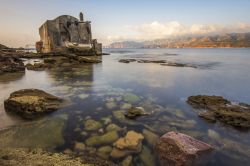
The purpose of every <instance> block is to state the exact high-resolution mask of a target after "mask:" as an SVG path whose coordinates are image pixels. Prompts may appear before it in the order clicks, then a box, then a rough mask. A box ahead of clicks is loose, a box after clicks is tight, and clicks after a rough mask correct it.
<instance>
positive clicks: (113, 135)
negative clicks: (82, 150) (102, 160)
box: [85, 131, 119, 146]
mask: <svg viewBox="0 0 250 166" xmlns="http://www.w3.org/2000/svg"><path fill="white" fill-rule="evenodd" d="M118 138H119V136H118V134H117V132H116V131H110V132H108V133H106V134H103V135H96V136H93V137H90V138H88V139H87V140H86V141H85V143H86V145H88V146H97V145H102V144H110V143H113V142H115V141H116V140H117V139H118Z"/></svg>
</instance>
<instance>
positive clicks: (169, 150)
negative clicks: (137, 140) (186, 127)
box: [155, 132, 212, 166]
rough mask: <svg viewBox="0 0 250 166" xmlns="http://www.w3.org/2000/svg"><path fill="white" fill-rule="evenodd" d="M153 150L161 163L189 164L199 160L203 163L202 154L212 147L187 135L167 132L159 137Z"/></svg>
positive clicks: (187, 165)
mask: <svg viewBox="0 0 250 166" xmlns="http://www.w3.org/2000/svg"><path fill="white" fill-rule="evenodd" d="M155 150H156V152H157V156H158V158H159V160H160V163H161V165H176V166H177V165H185V166H191V165H194V164H197V163H199V162H202V164H204V163H205V160H203V155H204V156H205V153H206V152H209V151H211V150H212V147H211V146H210V145H208V144H206V143H204V142H201V141H199V140H196V139H194V138H192V137H190V136H188V135H185V134H182V133H176V132H168V133H166V134H165V135H163V136H162V137H161V138H160V139H159V141H158V142H157V144H156V146H155Z"/></svg>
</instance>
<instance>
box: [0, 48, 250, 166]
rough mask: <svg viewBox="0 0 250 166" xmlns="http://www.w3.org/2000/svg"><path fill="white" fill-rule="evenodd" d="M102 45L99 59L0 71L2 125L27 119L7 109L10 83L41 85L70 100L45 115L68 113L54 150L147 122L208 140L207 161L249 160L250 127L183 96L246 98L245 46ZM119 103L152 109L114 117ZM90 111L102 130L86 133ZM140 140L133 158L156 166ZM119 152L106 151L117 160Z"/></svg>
mask: <svg viewBox="0 0 250 166" xmlns="http://www.w3.org/2000/svg"><path fill="white" fill-rule="evenodd" d="M105 52H110V53H111V55H109V56H103V63H101V64H96V65H83V66H76V67H73V68H72V67H71V68H62V69H59V68H57V69H53V70H48V71H42V72H35V71H26V73H25V74H23V75H18V76H15V77H14V76H9V77H7V78H6V76H5V77H3V76H1V77H0V91H1V96H0V128H1V129H3V128H8V127H10V126H13V125H21V124H23V123H27V122H26V121H23V120H22V119H20V118H18V117H15V116H13V115H7V114H6V113H5V111H4V108H3V101H4V99H7V98H8V96H9V94H10V93H11V92H13V91H15V90H19V89H23V88H39V89H42V90H45V91H47V92H49V93H52V94H54V95H57V96H60V97H63V98H66V99H68V100H70V101H71V102H72V104H71V105H70V106H68V107H66V108H64V109H62V110H59V111H57V112H55V113H53V114H51V115H50V116H49V117H47V118H48V119H50V117H51V118H53V117H56V116H61V117H66V118H65V119H66V120H65V123H64V127H63V131H62V132H63V138H64V140H65V142H64V143H63V144H61V145H60V146H58V147H57V148H56V149H57V150H58V151H64V150H65V149H71V150H74V144H75V142H83V143H84V142H85V141H86V139H88V138H90V137H92V136H95V135H102V134H103V133H106V131H105V128H106V126H107V125H108V124H109V123H114V124H117V125H118V126H120V127H121V128H123V130H122V131H119V136H120V137H122V136H124V133H126V131H130V130H134V131H137V132H138V133H143V130H144V131H145V129H146V130H148V131H151V132H154V133H155V134H157V135H158V136H160V135H162V134H164V133H166V132H168V131H179V132H182V133H186V134H188V135H191V136H193V137H195V138H197V139H199V140H202V141H204V142H207V143H210V144H211V145H213V146H214V147H215V150H214V152H213V153H212V154H211V156H210V158H209V164H208V165H212V164H213V165H248V164H249V163H250V132H249V131H239V130H237V129H234V128H231V127H229V126H225V125H223V124H220V123H216V124H210V123H207V122H206V121H204V120H203V119H200V118H199V117H198V116H197V113H196V112H195V111H194V110H193V109H192V108H191V107H190V106H189V105H188V104H187V103H186V99H187V97H189V96H191V95H198V94H203V95H220V96H224V97H225V98H227V99H229V100H231V101H239V102H245V103H250V88H249V85H250V74H249V73H250V49H114V50H112V49H107V50H105ZM122 58H138V59H154V60H155V59H157V60H168V61H171V62H180V63H188V64H193V65H196V66H198V68H188V67H168V66H161V65H160V64H150V63H145V64H144V63H136V62H133V63H129V64H124V63H119V62H118V60H119V59H122ZM131 96H132V97H131ZM124 104H125V105H126V104H127V105H128V104H131V105H132V106H140V107H143V108H144V109H145V110H146V111H147V112H149V113H151V115H150V116H144V117H141V118H138V119H136V120H127V119H124V118H123V117H121V116H119V115H121V114H122V111H125V110H126V109H125V106H124ZM114 115H116V116H114ZM89 118H91V119H94V120H96V121H99V122H101V123H102V128H103V130H99V131H92V132H87V134H86V133H84V132H83V131H86V130H85V129H84V121H86V119H89ZM83 133H84V134H83ZM25 134H27V133H25ZM41 134H45V133H41ZM142 143H143V147H144V149H147V150H146V152H145V151H144V153H143V154H142V153H139V154H138V153H137V154H132V155H133V164H134V165H147V164H146V163H151V164H149V165H152V163H154V164H155V165H157V160H155V156H154V150H153V145H152V144H151V143H150V142H149V141H148V140H147V139H144V140H143V142H142ZM105 145H110V146H112V143H109V144H104V145H97V146H93V147H94V148H96V149H98V148H99V147H102V146H105ZM20 146H22V145H20ZM30 146H33V147H36V145H30ZM89 149H90V148H89ZM92 150H93V148H92ZM95 154H96V153H95V152H94V155H95ZM143 156H144V157H143ZM145 156H146V157H145ZM145 158H146V159H147V160H148V161H145ZM123 159H124V158H120V159H114V158H111V157H109V160H112V161H114V162H116V163H119V162H121V161H122V160H123Z"/></svg>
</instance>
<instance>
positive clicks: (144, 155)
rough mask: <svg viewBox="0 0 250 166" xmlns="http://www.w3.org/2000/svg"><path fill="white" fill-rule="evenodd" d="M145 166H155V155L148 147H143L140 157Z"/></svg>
mask: <svg viewBox="0 0 250 166" xmlns="http://www.w3.org/2000/svg"><path fill="white" fill-rule="evenodd" d="M139 157H140V159H141V161H142V163H143V165H144V166H152V165H155V161H154V155H153V154H152V152H151V150H150V149H149V148H148V147H147V146H143V147H142V152H141V153H140V155H139Z"/></svg>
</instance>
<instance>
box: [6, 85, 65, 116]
mask: <svg viewBox="0 0 250 166" xmlns="http://www.w3.org/2000/svg"><path fill="white" fill-rule="evenodd" d="M62 106H63V100H62V99H61V98H59V97H56V96H53V95H51V94H48V93H46V92H44V91H42V90H38V89H23V90H19V91H16V92H13V93H11V94H10V97H9V98H8V99H7V100H5V101H4V108H5V110H6V111H7V112H11V113H16V114H18V115H20V116H21V117H23V118H26V119H34V118H37V117H39V116H41V115H44V114H46V113H50V112H53V111H56V110H58V109H59V108H61V107H62Z"/></svg>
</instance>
